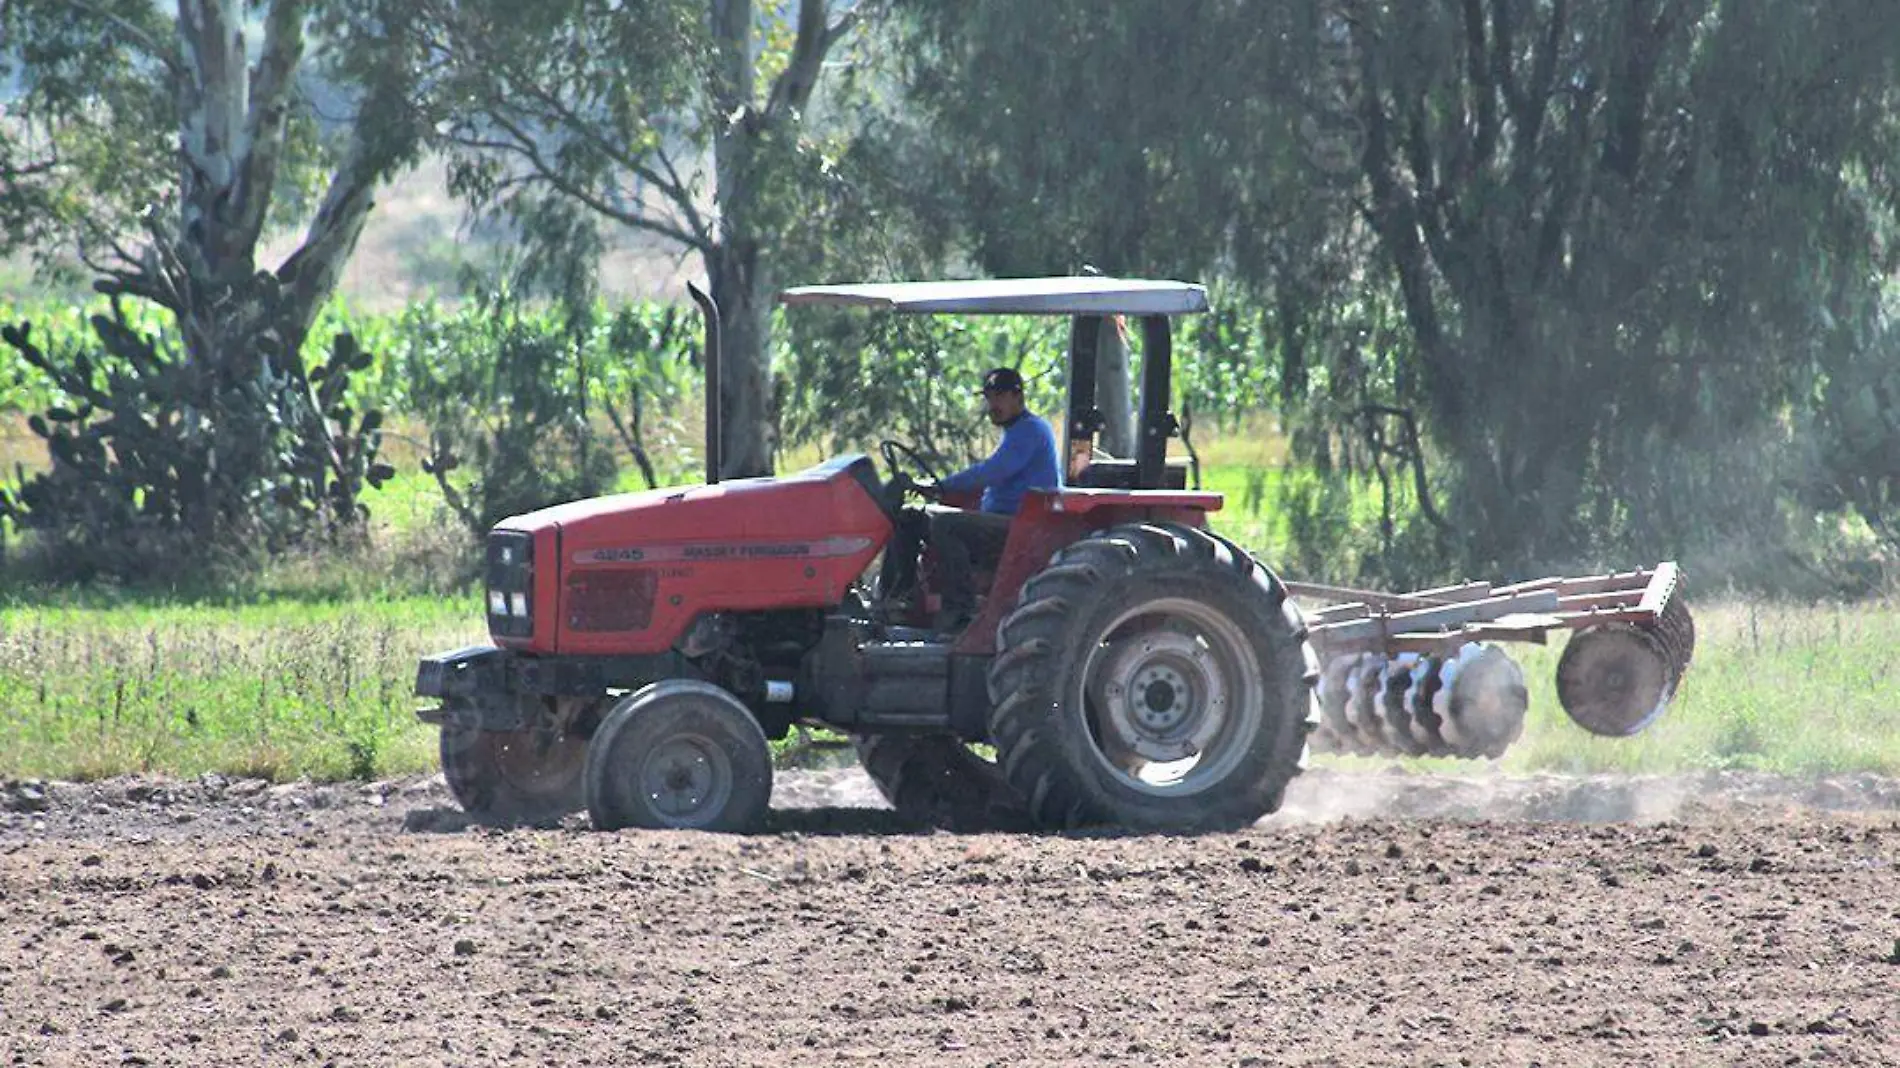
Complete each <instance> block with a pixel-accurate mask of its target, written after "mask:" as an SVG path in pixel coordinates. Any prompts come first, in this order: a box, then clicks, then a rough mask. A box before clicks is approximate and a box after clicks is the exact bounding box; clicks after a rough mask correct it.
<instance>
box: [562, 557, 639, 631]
mask: <svg viewBox="0 0 1900 1068" xmlns="http://www.w3.org/2000/svg"><path fill="white" fill-rule="evenodd" d="M659 584H660V583H659V576H658V575H656V574H654V573H653V572H652V571H651V570H640V571H593V572H576V573H575V574H574V575H572V576H570V577H569V578H568V581H567V596H566V597H565V598H564V599H563V601H562V603H563V605H564V608H565V614H566V616H567V625H568V628H569V629H570V630H577V631H630V630H645V629H646V626H647V624H648V623H651V622H652V621H653V595H654V594H655V593H656V592H658V590H659Z"/></svg>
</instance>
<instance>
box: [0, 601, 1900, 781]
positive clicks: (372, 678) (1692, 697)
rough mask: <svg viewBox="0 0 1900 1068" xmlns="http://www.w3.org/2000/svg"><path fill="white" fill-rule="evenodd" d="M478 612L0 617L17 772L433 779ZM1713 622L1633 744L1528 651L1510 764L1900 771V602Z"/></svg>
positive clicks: (1, 677) (1730, 612)
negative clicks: (417, 713) (435, 685)
mask: <svg viewBox="0 0 1900 1068" xmlns="http://www.w3.org/2000/svg"><path fill="white" fill-rule="evenodd" d="M479 612H480V607H479V605H478V604H477V603H476V600H475V598H474V597H472V596H468V597H453V598H444V599H428V598H359V599H347V600H338V601H332V602H315V603H307V602H306V603H298V602H288V601H281V602H277V603H266V604H255V605H240V606H233V607H211V606H205V605H197V606H192V605H171V606H165V605H154V606H147V605H138V604H131V605H120V606H114V607H64V606H50V607H49V606H42V607H30V606H16V607H12V608H7V609H5V610H0V779H11V778H68V779H71V778H77V779H87V778H97V777H100V776H106V775H115V774H123V773H129V772H145V773H158V774H164V775H171V776H191V775H197V774H201V773H203V772H207V771H218V772H223V773H227V774H241V775H256V776H262V777H266V778H271V779H278V780H282V779H290V778H297V777H303V776H308V777H311V778H317V779H351V778H382V777H387V776H393V775H402V774H410V773H419V772H428V771H433V770H434V767H435V753H434V748H433V746H434V734H433V730H432V729H431V728H428V727H426V726H423V725H422V724H420V723H418V722H417V721H416V720H415V717H414V714H413V713H414V708H415V701H414V699H413V698H412V697H411V696H410V685H411V683H412V681H413V679H414V672H415V663H416V658H417V657H418V656H420V655H423V654H425V653H429V652H435V651H439V650H443V649H448V648H452V647H455V646H457V645H461V644H464V643H466V642H470V641H479V640H481V638H482V634H481V632H480V615H479ZM1697 630H1698V645H1697V651H1696V662H1695V665H1694V667H1693V669H1692V670H1691V671H1690V674H1689V676H1688V678H1687V681H1686V682H1685V684H1684V687H1683V692H1682V694H1681V695H1680V696H1679V698H1678V700H1677V701H1676V703H1675V704H1674V705H1673V706H1672V707H1671V709H1670V710H1669V712H1668V713H1667V714H1666V715H1665V716H1664V717H1663V719H1662V720H1661V721H1660V722H1659V723H1658V724H1657V725H1656V726H1654V727H1652V728H1651V729H1650V730H1649V731H1648V732H1646V733H1644V734H1642V735H1638V736H1637V737H1634V738H1629V739H1601V738H1594V737H1591V736H1590V735H1588V734H1586V733H1584V732H1583V731H1582V730H1581V729H1579V728H1577V727H1575V726H1574V725H1572V724H1571V723H1570V722H1569V721H1568V720H1567V719H1566V718H1565V717H1564V714H1563V711H1562V709H1561V708H1559V707H1558V705H1557V699H1556V694H1555V692H1554V688H1553V685H1552V680H1553V677H1554V673H1555V670H1556V663H1557V656H1558V653H1559V652H1560V651H1561V639H1560V640H1559V641H1558V642H1557V643H1554V644H1553V645H1552V646H1550V647H1547V648H1539V647H1535V646H1516V647H1514V648H1513V651H1514V655H1517V656H1518V658H1519V660H1520V662H1521V663H1522V664H1523V666H1524V669H1525V673H1526V675H1527V677H1528V678H1529V680H1530V683H1531V695H1532V696H1531V714H1530V721H1529V723H1528V724H1527V726H1526V729H1525V735H1524V738H1523V740H1521V741H1520V742H1519V743H1518V744H1517V746H1515V747H1514V748H1513V749H1512V750H1511V752H1510V753H1509V754H1507V755H1506V757H1505V759H1504V760H1503V762H1502V768H1503V769H1504V770H1506V771H1508V772H1514V773H1524V772H1549V771H1554V772H1568V773H1585V772H1630V773H1660V772H1679V771H1693V770H1699V769H1707V768H1743V769H1754V770H1761V771H1769V772H1776V773H1781V774H1787V775H1796V776H1812V775H1823V774H1835V773H1845V772H1857V771H1867V772H1878V773H1884V774H1900V698H1896V697H1895V696H1894V694H1895V691H1894V690H1893V688H1892V687H1891V685H1890V684H1889V682H1888V679H1887V678H1886V676H1885V675H1884V664H1885V663H1886V662H1887V659H1888V657H1887V653H1888V650H1891V649H1893V648H1896V647H1900V606H1896V605H1892V604H1873V605H1859V606H1842V607H1835V606H1775V605H1762V604H1745V603H1724V604H1717V605H1713V606H1703V607H1701V608H1699V609H1698V610H1697ZM1315 762H1316V763H1318V764H1321V765H1331V766H1348V767H1382V766H1385V765H1386V764H1388V763H1390V762H1387V761H1371V760H1358V759H1338V758H1317V759H1316V761H1315ZM1404 763H1405V764H1406V765H1407V766H1409V767H1411V768H1413V769H1415V770H1420V771H1449V772H1458V773H1469V772H1472V771H1474V770H1476V769H1477V767H1478V765H1473V764H1470V763H1465V762H1457V761H1407V762H1404Z"/></svg>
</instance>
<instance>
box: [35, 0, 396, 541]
mask: <svg viewBox="0 0 1900 1068" xmlns="http://www.w3.org/2000/svg"><path fill="white" fill-rule="evenodd" d="M343 3H344V0H336V2H335V3H332V2H329V0H258V2H245V0H178V3H177V4H176V5H175V6H166V5H158V4H153V3H151V2H150V0H9V2H8V3H7V4H6V5H5V6H4V8H0V77H4V79H5V80H6V81H7V82H8V83H9V84H10V85H11V87H12V93H13V95H12V97H11V99H10V100H9V101H8V106H7V108H6V111H5V117H4V120H0V167H5V168H7V179H8V180H7V183H6V185H5V186H4V187H3V188H0V219H7V220H8V221H9V229H8V232H9V235H10V236H11V237H12V238H13V239H14V240H15V241H17V242H21V243H26V244H29V245H30V246H31V247H33V248H34V249H35V251H36V252H37V253H38V254H39V255H40V256H41V258H42V261H43V262H47V263H55V262H58V261H60V260H67V261H73V260H76V261H77V262H78V263H79V264H81V265H83V267H82V269H83V270H85V271H87V272H89V273H90V274H91V275H92V276H93V278H94V279H95V281H94V286H95V288H96V289H97V290H99V291H100V292H102V293H105V294H108V295H110V296H112V297H113V298H114V299H115V304H114V308H115V309H117V308H118V307H119V305H118V304H117V303H116V302H117V301H120V300H124V299H137V300H144V301H150V302H151V303H153V304H155V305H157V306H159V307H161V308H163V309H165V311H166V312H168V313H169V314H170V316H171V318H172V320H173V321H174V323H175V324H176V331H175V334H170V335H168V336H165V337H161V338H142V337H140V336H138V335H137V333H136V332H135V331H133V330H131V329H130V328H129V327H128V325H127V320H126V319H125V318H124V317H123V316H118V315H116V312H115V316H114V317H106V318H102V319H101V320H100V331H99V341H100V351H99V352H96V353H93V354H90V355H89V354H87V353H83V352H81V353H60V352H51V351H47V350H46V349H44V348H43V347H41V346H40V345H39V344H38V343H37V342H36V341H35V339H34V338H33V335H32V333H31V331H30V330H13V329H10V330H9V334H8V338H7V340H8V341H9V343H11V344H12V345H13V346H14V347H15V348H16V349H18V350H19V351H20V352H21V353H23V354H24V355H25V356H26V358H27V359H29V360H30V361H32V362H34V363H36V364H38V365H39V366H40V367H41V368H42V370H43V371H44V372H45V373H46V374H48V375H49V376H51V377H52V378H53V380H54V383H55V384H56V385H57V386H58V387H59V388H61V389H62V390H63V391H65V392H66V393H67V394H68V395H70V396H71V397H72V398H73V399H74V402H75V404H76V405H77V406H76V407H63V408H59V409H55V410H54V411H49V412H48V413H47V416H48V420H36V421H35V424H34V425H35V428H36V429H38V430H40V431H41V432H42V434H44V435H45V436H46V437H47V439H48V442H49V447H50V448H51V449H52V452H53V460H54V467H53V470H52V471H51V472H50V473H48V474H47V475H45V476H39V477H36V478H35V479H31V480H29V481H28V482H27V484H26V485H24V486H23V487H21V489H20V491H19V493H18V494H17V495H15V496H12V497H9V498H8V500H7V508H8V510H9V511H10V512H11V513H12V514H13V516H14V518H15V519H16V521H19V522H21V523H23V524H24V525H26V526H28V527H29V528H39V529H44V530H48V531H54V532H56V533H59V534H60V535H61V536H62V537H68V538H72V539H78V540H94V541H96V540H98V539H110V538H111V537H113V536H114V534H115V532H117V533H119V534H127V535H128V536H129V532H130V531H132V530H138V531H142V532H144V533H145V534H150V535H151V536H152V537H153V538H157V539H159V540H163V539H164V538H166V537H169V536H171V535H179V536H183V537H185V538H186V539H187V540H188V541H194V540H195V541H196V542H198V543H199V544H200V545H201V546H204V547H206V548H207V549H209V547H210V546H211V545H212V544H213V543H217V542H220V541H233V542H252V543H262V544H277V543H281V542H282V541H284V540H285V539H287V538H291V537H294V536H295V535H296V533H297V530H296V528H298V527H299V526H301V525H304V524H306V523H308V522H309V521H310V520H312V519H314V518H317V517H319V516H321V517H323V518H324V519H325V520H326V521H327V522H329V523H330V524H332V525H334V524H341V525H343V526H351V525H354V523H355V521H356V520H357V519H358V518H360V514H361V510H360V508H359V506H358V504H357V501H356V491H357V489H358V488H359V487H360V486H361V485H362V484H363V482H364V481H365V479H369V480H371V481H374V480H376V479H378V478H380V477H381V475H382V474H383V473H384V470H385V469H383V468H382V467H380V466H379V465H377V464H375V462H374V451H375V450H374V438H375V432H376V426H375V424H376V422H377V421H378V419H377V418H376V417H374V416H373V415H372V414H361V415H360V416H359V413H356V412H353V411H351V410H350V409H349V407H348V405H347V404H345V403H343V394H344V393H345V390H344V388H343V384H344V382H345V381H346V380H347V378H348V375H349V373H350V371H351V370H352V368H353V367H354V366H355V365H357V364H361V363H362V362H364V361H365V360H366V357H365V356H364V355H363V354H362V353H360V352H358V351H357V350H355V348H354V347H353V346H350V345H347V344H345V345H344V346H343V347H342V348H339V349H338V350H336V351H335V352H333V353H332V355H331V357H330V359H329V360H328V361H327V362H323V363H320V364H318V365H317V366H315V367H309V366H306V364H305V362H304V358H303V354H302V349H303V343H304V340H305V337H306V336H307V334H308V333H309V331H310V328H311V324H312V322H313V321H314V319H315V316H316V315H317V312H318V311H319V309H320V308H321V307H322V306H323V305H324V303H325V302H326V301H327V300H328V299H329V298H330V296H331V294H332V292H333V291H334V289H335V287H336V283H337V279H338V277H339V275H340V273H341V271H342V268H343V266H344V263H345V262H346V261H347V259H348V258H349V256H350V254H351V252H352V250H353V249H354V247H355V244H356V241H357V237H358V235H359V234H360V233H361V231H362V228H363V224H364V222H365V220H366V219H367V217H368V215H369V212H370V210H371V207H372V205H373V203H374V195H375V190H376V188H377V186H378V184H379V183H381V182H382V181H383V180H384V179H386V178H388V177H389V176H391V175H392V174H394V173H395V172H396V171H398V170H399V169H401V168H402V167H404V166H405V165H406V164H408V163H409V162H410V161H411V160H413V159H414V157H415V153H416V150H417V147H418V145H419V137H418V135H419V131H418V129H417V128H416V127H415V125H414V124H413V123H412V122H410V121H408V116H409V112H408V110H407V108H408V102H409V99H410V95H411V94H410V92H409V90H408V88H407V78H408V76H409V72H410V70H411V58H412V57H411V54H410V53H409V52H408V50H407V48H406V42H405V41H404V39H403V38H402V37H400V36H399V35H395V34H392V33H377V34H374V35H371V36H366V37H363V38H360V39H355V40H349V39H346V38H345V37H343V36H341V35H340V33H339V31H340V30H341V29H342V27H343V26H344V25H345V21H344V19H343V18H342V16H344V15H345V14H348V12H346V10H345V9H344V7H343V6H342V5H343ZM319 75H321V81H319V80H318V76H319ZM318 91H322V92H325V93H327V96H328V100H329V103H330V104H331V106H333V107H334V108H335V111H334V112H333V113H331V114H328V115H325V114H321V113H320V112H319V110H318V108H317V106H316V104H315V103H314V102H313V94H315V93H316V92H318ZM276 228H294V229H298V230H300V231H301V239H300V240H299V241H298V242H297V243H296V246H295V247H294V249H293V250H292V251H291V252H290V253H289V254H288V255H286V256H285V257H283V259H282V260H281V261H279V262H277V263H275V264H267V263H264V262H261V260H262V248H263V244H264V241H265V239H266V236H267V235H268V234H270V233H271V232H272V231H273V229H276ZM325 380H327V381H325ZM49 423H50V425H49Z"/></svg>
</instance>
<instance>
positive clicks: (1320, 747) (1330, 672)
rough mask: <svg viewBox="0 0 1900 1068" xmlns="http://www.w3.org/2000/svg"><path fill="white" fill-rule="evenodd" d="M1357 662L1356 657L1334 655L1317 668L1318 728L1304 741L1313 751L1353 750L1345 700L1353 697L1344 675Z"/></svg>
mask: <svg viewBox="0 0 1900 1068" xmlns="http://www.w3.org/2000/svg"><path fill="white" fill-rule="evenodd" d="M1358 661H1359V658H1358V657H1357V656H1336V657H1333V658H1332V659H1331V660H1328V661H1327V662H1326V666H1325V667H1324V668H1322V669H1321V670H1320V673H1319V683H1318V685H1317V686H1315V687H1314V691H1315V692H1314V696H1315V697H1316V698H1318V700H1319V727H1318V729H1316V730H1314V731H1313V733H1312V735H1310V736H1309V737H1308V740H1307V744H1309V745H1311V746H1312V747H1313V751H1314V752H1317V753H1351V752H1354V751H1355V742H1356V739H1355V738H1354V735H1353V730H1352V724H1350V723H1348V722H1347V721H1346V702H1347V701H1348V700H1349V699H1350V698H1351V696H1352V691H1351V690H1349V689H1347V688H1346V677H1347V675H1348V674H1349V673H1350V672H1351V671H1352V669H1353V666H1354V665H1355V664H1357V663H1358Z"/></svg>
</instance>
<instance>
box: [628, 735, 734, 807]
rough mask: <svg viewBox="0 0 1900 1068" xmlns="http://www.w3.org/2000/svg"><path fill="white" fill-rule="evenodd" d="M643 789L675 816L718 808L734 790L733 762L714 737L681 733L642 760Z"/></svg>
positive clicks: (656, 802) (653, 800) (649, 796)
mask: <svg viewBox="0 0 1900 1068" xmlns="http://www.w3.org/2000/svg"><path fill="white" fill-rule="evenodd" d="M640 790H641V792H642V793H644V794H645V795H646V796H647V798H648V799H650V800H651V801H652V802H653V806H654V807H655V808H657V809H659V810H660V811H661V812H664V813H666V814H667V815H668V816H671V817H674V818H679V819H687V818H690V817H691V816H693V815H694V814H696V813H700V812H706V811H717V810H718V809H719V808H720V806H722V805H724V804H725V801H726V798H727V797H728V796H729V795H730V794H731V793H732V765H731V762H730V761H729V760H728V759H727V758H726V754H725V751H724V750H722V749H720V748H719V747H718V746H717V745H714V744H713V743H712V741H711V740H710V739H707V738H702V737H700V736H699V735H696V734H688V735H678V736H675V737H672V738H669V739H667V740H666V741H664V742H662V743H660V744H659V745H657V746H654V747H653V749H652V750H651V751H649V752H648V753H647V755H646V758H645V759H644V760H642V761H641V763H640Z"/></svg>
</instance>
